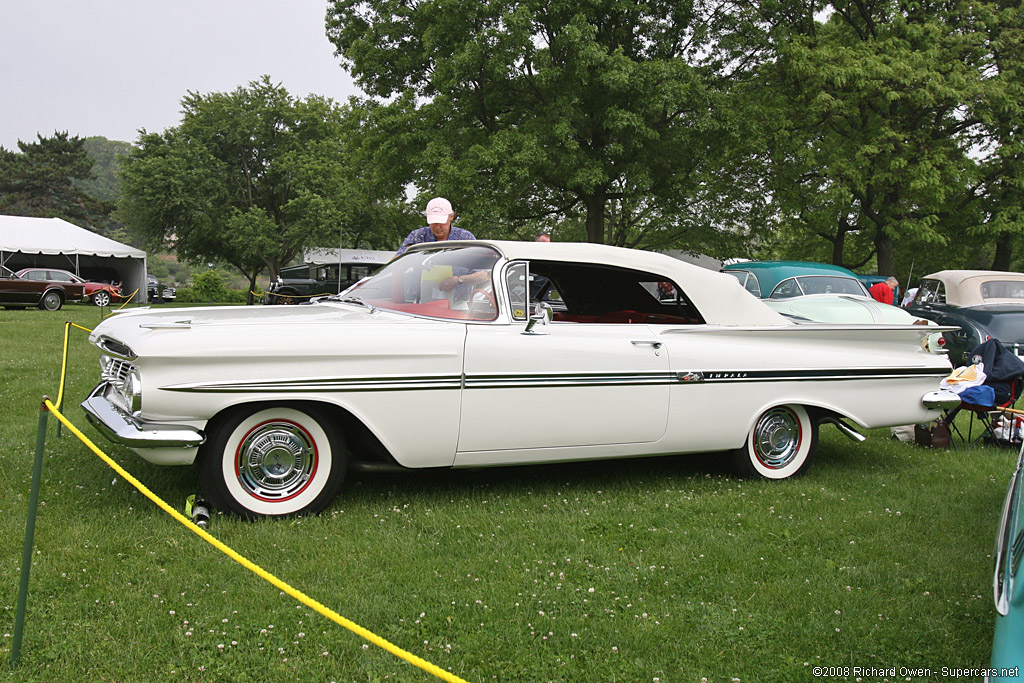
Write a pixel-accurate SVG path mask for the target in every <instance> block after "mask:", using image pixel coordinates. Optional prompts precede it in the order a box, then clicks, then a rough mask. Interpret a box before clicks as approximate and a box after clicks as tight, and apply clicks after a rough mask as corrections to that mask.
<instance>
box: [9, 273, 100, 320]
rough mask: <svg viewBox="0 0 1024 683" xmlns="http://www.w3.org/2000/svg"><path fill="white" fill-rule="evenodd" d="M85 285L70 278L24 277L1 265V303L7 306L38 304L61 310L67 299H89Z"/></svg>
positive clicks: (53, 309) (19, 306) (50, 309)
mask: <svg viewBox="0 0 1024 683" xmlns="http://www.w3.org/2000/svg"><path fill="white" fill-rule="evenodd" d="M88 300H89V299H88V297H87V296H86V294H85V286H84V285H83V284H81V283H79V282H74V281H68V280H46V279H31V280H29V279H24V278H20V277H18V276H17V275H16V274H15V273H13V272H11V271H10V270H9V269H7V268H5V267H4V266H0V304H3V306H4V307H5V308H26V307H28V306H38V307H39V308H42V309H43V310H46V311H59V310H60V308H61V306H63V305H64V302H66V301H88Z"/></svg>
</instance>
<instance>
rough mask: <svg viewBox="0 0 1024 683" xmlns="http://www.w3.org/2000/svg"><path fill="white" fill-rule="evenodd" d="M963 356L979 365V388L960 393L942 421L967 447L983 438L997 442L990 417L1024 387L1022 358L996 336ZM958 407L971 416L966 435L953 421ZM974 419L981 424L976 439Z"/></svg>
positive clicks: (1008, 404)
mask: <svg viewBox="0 0 1024 683" xmlns="http://www.w3.org/2000/svg"><path fill="white" fill-rule="evenodd" d="M967 359H968V361H969V362H970V363H971V364H972V365H973V364H978V363H982V364H983V367H984V369H985V374H986V377H985V382H984V383H983V384H982V385H981V386H980V387H970V388H968V389H966V390H964V391H963V392H961V394H960V405H959V406H957V407H956V408H954V409H953V410H951V411H950V412H949V413H948V415H947V416H946V418H944V421H945V422H946V424H947V425H948V426H949V428H950V431H951V433H955V434H956V435H957V436H959V437H960V440H961V441H962V442H964V443H965V444H966V445H967V447H968V448H970V447H971V446H973V445H974V444H976V443H978V442H979V441H981V440H983V439H984V440H987V441H993V442H998V439H997V438H996V432H995V429H994V425H993V423H992V420H993V417H996V416H999V415H1000V414H1001V413H1002V412H1003V411H1004V410H1006V409H1012V408H1013V405H1014V404H1015V403H1016V402H1017V399H1018V398H1020V395H1021V392H1022V390H1024V361H1021V359H1020V358H1018V357H1017V356H1016V355H1015V354H1014V353H1013V352H1012V351H1009V350H1008V349H1007V348H1006V347H1005V346H1003V344H1002V343H1000V342H999V341H998V340H997V339H989V340H988V341H986V342H984V343H982V344H979V345H978V346H976V347H974V349H972V350H971V352H970V353H969V354H968V355H967ZM987 388H988V389H991V391H989V390H988V389H987ZM975 390H977V391H975ZM961 410H967V411H968V412H969V413H970V416H971V419H970V422H968V426H967V437H966V438H964V435H963V432H961V431H960V429H959V428H958V427H957V425H956V423H955V421H954V419H955V418H956V415H957V414H958V413H959V412H960V411H961ZM975 418H977V420H978V422H980V423H981V426H982V430H981V434H979V435H978V437H977V438H975V437H974V420H975ZM951 443H953V441H951ZM954 446H955V444H954Z"/></svg>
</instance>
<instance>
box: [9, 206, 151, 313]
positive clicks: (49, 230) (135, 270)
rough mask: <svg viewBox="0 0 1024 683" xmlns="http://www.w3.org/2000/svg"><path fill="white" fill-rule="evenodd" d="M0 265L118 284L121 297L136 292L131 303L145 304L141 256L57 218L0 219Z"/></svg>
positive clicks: (117, 243) (134, 251) (144, 254)
mask: <svg viewBox="0 0 1024 683" xmlns="http://www.w3.org/2000/svg"><path fill="white" fill-rule="evenodd" d="M0 265H4V266H7V267H8V268H10V269H11V270H18V269H19V268H29V267H47V268H61V269H63V270H69V271H71V272H73V273H75V274H76V275H79V276H81V277H84V278H86V279H99V280H119V281H120V282H121V291H122V292H124V293H125V294H126V295H128V294H131V293H132V292H134V291H135V290H138V293H137V294H136V295H135V298H133V299H132V301H133V302H136V301H137V302H142V303H144V302H145V301H146V252H144V251H142V250H141V249H136V248H134V247H129V246H127V245H125V244H121V243H120V242H115V241H114V240H112V239H109V238H107V237H104V236H103V235H97V234H96V233H94V232H90V231H88V230H86V229H85V228H80V227H78V226H77V225H75V224H73V223H68V222H67V221H65V220H61V219H60V218H29V217H27V216H0ZM104 274H110V277H103V275H104Z"/></svg>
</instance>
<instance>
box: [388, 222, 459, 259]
mask: <svg viewBox="0 0 1024 683" xmlns="http://www.w3.org/2000/svg"><path fill="white" fill-rule="evenodd" d="M448 239H449V240H475V239H476V236H475V235H473V233H471V232H470V231H469V230H463V229H462V228H456V227H455V226H454V225H453V226H452V227H451V230H450V231H449V232H448ZM436 241H437V238H436V237H434V233H433V232H432V231H431V230H430V226H429V225H428V226H427V227H425V228H419V229H418V230H413V231H412V232H410V233H409V235H408V236H407V237H406V238H405V241H404V242H402V246H401V247H400V248H399V249H398V253H397V254H395V256H401V255H402V254H404V253H405V250H406V249H408V248H409V247H410V246H412V245H413V244H419V243H420V242H436Z"/></svg>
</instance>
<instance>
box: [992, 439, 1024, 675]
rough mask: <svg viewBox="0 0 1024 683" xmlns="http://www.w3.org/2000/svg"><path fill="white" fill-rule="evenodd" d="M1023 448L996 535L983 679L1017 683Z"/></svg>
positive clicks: (1023, 647)
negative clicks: (992, 615) (990, 632)
mask: <svg viewBox="0 0 1024 683" xmlns="http://www.w3.org/2000/svg"><path fill="white" fill-rule="evenodd" d="M1022 486H1024V448H1022V449H1021V455H1020V457H1018V458H1017V468H1016V469H1015V470H1014V472H1013V476H1012V477H1011V478H1010V486H1009V488H1008V490H1007V492H1006V500H1005V501H1004V502H1003V514H1002V518H1001V519H1000V521H999V531H998V533H997V534H996V552H995V558H996V559H995V577H994V578H993V593H994V597H995V602H996V627H995V636H994V638H993V641H992V669H991V671H989V672H987V675H986V676H985V680H989V681H1011V680H1012V681H1017V680H1020V675H1021V672H1022V670H1024V583H1017V579H1019V578H1021V572H1020V565H1021V558H1022V557H1024V495H1022V491H1021V488H1022Z"/></svg>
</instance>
